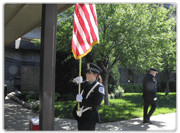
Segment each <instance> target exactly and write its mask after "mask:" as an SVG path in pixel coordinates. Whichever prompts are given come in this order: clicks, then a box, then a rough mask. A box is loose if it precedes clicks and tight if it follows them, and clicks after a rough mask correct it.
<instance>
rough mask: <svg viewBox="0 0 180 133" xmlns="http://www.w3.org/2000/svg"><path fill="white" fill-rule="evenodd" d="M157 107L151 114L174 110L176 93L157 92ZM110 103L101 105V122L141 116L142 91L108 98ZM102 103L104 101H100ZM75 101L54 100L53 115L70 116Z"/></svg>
mask: <svg viewBox="0 0 180 133" xmlns="http://www.w3.org/2000/svg"><path fill="white" fill-rule="evenodd" d="M157 98H158V107H157V109H156V110H155V112H154V114H153V115H158V114H165V113H172V112H176V93H169V95H168V96H165V93H157ZM109 102H110V105H103V104H102V105H101V106H100V107H99V114H100V118H101V122H102V123H105V122H114V121H121V120H128V119H131V118H138V117H143V103H144V100H143V99H142V93H124V97H123V98H121V99H110V100H109ZM102 103H104V102H102ZM75 105H76V101H59V102H55V117H59V118H70V119H74V118H73V116H72V110H73V108H74V106H75Z"/></svg>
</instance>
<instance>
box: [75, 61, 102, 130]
mask: <svg viewBox="0 0 180 133" xmlns="http://www.w3.org/2000/svg"><path fill="white" fill-rule="evenodd" d="M89 70H90V71H92V72H94V73H97V74H100V73H101V72H102V70H101V69H100V68H99V67H98V66H96V65H94V64H92V63H88V64H87V71H89ZM81 88H82V89H81V95H82V97H83V99H82V102H80V108H81V109H82V110H83V113H82V114H81V116H79V115H78V114H77V104H76V106H75V107H74V110H73V116H74V118H75V119H76V120H77V122H78V130H95V125H96V123H99V122H100V117H99V113H98V106H100V104H101V102H102V100H103V98H104V95H105V92H104V86H103V85H102V84H100V83H99V82H98V81H97V80H95V81H94V82H92V83H90V82H89V81H85V82H83V83H81Z"/></svg>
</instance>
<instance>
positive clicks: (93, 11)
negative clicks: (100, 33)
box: [89, 4, 98, 27]
mask: <svg viewBox="0 0 180 133" xmlns="http://www.w3.org/2000/svg"><path fill="white" fill-rule="evenodd" d="M89 7H90V9H91V12H92V15H93V18H94V21H95V23H96V26H97V27H98V24H97V19H96V14H95V9H94V7H93V5H92V4H89Z"/></svg>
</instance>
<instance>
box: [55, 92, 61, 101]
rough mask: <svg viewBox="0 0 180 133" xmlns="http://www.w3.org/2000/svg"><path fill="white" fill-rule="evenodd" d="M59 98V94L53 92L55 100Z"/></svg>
mask: <svg viewBox="0 0 180 133" xmlns="http://www.w3.org/2000/svg"><path fill="white" fill-rule="evenodd" d="M59 98H60V94H59V93H57V92H55V98H54V99H55V101H57V100H58V99H59Z"/></svg>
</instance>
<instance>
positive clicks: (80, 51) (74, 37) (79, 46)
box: [73, 30, 84, 55]
mask: <svg viewBox="0 0 180 133" xmlns="http://www.w3.org/2000/svg"><path fill="white" fill-rule="evenodd" d="M73 41H74V43H75V45H76V47H77V49H78V52H79V54H80V55H81V54H83V53H84V51H83V49H82V48H81V45H80V44H79V41H78V39H77V37H76V35H75V34H74V30H73Z"/></svg>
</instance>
